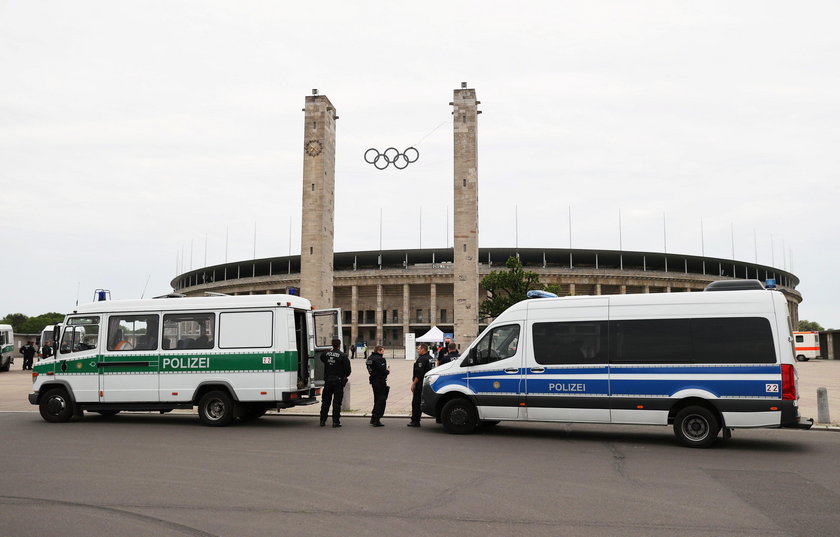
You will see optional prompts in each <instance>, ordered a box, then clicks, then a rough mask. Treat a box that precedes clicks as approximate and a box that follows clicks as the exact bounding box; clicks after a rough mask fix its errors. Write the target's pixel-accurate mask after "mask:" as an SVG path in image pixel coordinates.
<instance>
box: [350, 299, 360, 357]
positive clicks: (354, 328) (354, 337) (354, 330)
mask: <svg viewBox="0 0 840 537" xmlns="http://www.w3.org/2000/svg"><path fill="white" fill-rule="evenodd" d="M358 311H359V286H357V285H351V286H350V344H351V345H355V344H356V342H357V341H359V317H358V316H359V314H358V313H357V312H358Z"/></svg>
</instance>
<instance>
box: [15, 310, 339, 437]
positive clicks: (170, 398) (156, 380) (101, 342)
mask: <svg viewBox="0 0 840 537" xmlns="http://www.w3.org/2000/svg"><path fill="white" fill-rule="evenodd" d="M340 333H341V325H340V316H339V315H338V310H337V309H329V310H318V311H315V310H313V308H312V306H311V304H310V302H309V301H308V300H306V299H305V298H301V297H298V296H291V295H248V296H211V297H194V298H186V297H177V296H171V295H170V296H168V297H162V298H157V299H146V300H114V301H104V302H93V303H91V304H86V305H83V306H79V307H77V308H76V309H75V310H73V312H72V313H70V314H69V315H67V317H66V318H65V320H64V323H63V324H62V326H61V327H60V328H57V329H56V331H55V338H54V339H55V341H56V349H57V350H56V353H55V356H53V357H52V358H49V359H46V360H43V361H41V362H39V363H38V364H37V365H35V367H34V368H33V372H32V382H33V384H32V392H31V393H30V394H29V402H30V403H32V404H33V405H38V408H39V410H40V412H41V416H42V417H43V418H44V419H45V420H46V421H49V422H63V421H67V420H69V419H71V418H72V417H74V416H81V415H82V414H83V413H84V412H85V411H87V412H96V413H99V414H103V415H114V414H117V413H118V412H121V411H160V412H161V413H164V412H169V411H171V410H174V409H192V408H194V407H198V415H199V417H200V419H201V421H202V422H203V423H205V424H207V425H213V426H222V425H227V424H229V423H231V422H232V421H233V420H234V419H236V418H240V419H242V420H247V419H254V418H258V417H260V416H262V415H263V414H265V412H266V411H267V410H269V409H275V408H276V409H281V408H290V407H293V406H297V405H306V404H314V403H315V402H316V401H317V399H316V396H317V395H318V394H319V391H320V390H319V388H318V386H317V384H316V378H315V374H314V373H315V370H314V357H315V352H316V351H318V350H321V349H327V348H330V345H329V342H330V341H331V340H332V338H334V337H338V334H340Z"/></svg>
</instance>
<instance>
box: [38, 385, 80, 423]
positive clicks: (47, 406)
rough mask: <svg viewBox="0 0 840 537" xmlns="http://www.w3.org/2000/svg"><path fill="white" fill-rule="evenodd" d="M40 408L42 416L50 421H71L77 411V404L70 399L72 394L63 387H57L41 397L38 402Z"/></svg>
mask: <svg viewBox="0 0 840 537" xmlns="http://www.w3.org/2000/svg"><path fill="white" fill-rule="evenodd" d="M38 410H39V411H40V412H41V417H42V418H44V420H45V421H48V422H50V423H62V422H65V421H69V420H70V418H72V417H73V414H74V413H75V411H76V405H75V404H73V401H71V400H70V396H69V395H67V392H66V391H65V390H64V389H63V388H55V389H52V390H50V391H48V392H47V393H45V394H44V396H43V397H41V401H40V402H39V403H38Z"/></svg>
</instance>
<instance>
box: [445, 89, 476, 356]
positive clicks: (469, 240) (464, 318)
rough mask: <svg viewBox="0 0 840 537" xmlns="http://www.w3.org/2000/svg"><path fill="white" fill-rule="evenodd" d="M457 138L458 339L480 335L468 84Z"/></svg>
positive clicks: (455, 120) (457, 103) (472, 109)
mask: <svg viewBox="0 0 840 537" xmlns="http://www.w3.org/2000/svg"><path fill="white" fill-rule="evenodd" d="M450 104H451V105H452V106H453V111H452V115H453V117H452V125H453V131H454V132H453V138H454V157H455V166H454V187H455V188H454V203H453V205H454V209H455V211H454V212H455V218H454V226H453V227H454V235H455V236H454V241H453V249H454V256H453V257H454V276H455V278H454V280H455V281H454V299H455V311H454V317H455V318H454V324H455V340H456V341H458V342H459V343H462V344H468V343H469V342H470V341H472V340H473V339H474V338H475V337H476V336H477V335H478V285H479V279H478V114H479V113H480V112H479V111H478V104H479V101H477V100H476V98H475V89H472V88H467V84H466V82H464V83H462V84H461V89H456V90H455V92H454V99H453V101H452V103H450Z"/></svg>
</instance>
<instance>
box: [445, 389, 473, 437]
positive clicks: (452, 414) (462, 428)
mask: <svg viewBox="0 0 840 537" xmlns="http://www.w3.org/2000/svg"><path fill="white" fill-rule="evenodd" d="M440 419H441V422H442V423H443V428H444V429H446V432H448V433H452V434H470V433H472V432H473V431H475V428H476V426H477V425H478V411H477V410H476V409H475V407H474V406H473V404H472V403H470V402H469V401H467V400H466V399H461V398H458V399H453V400H451V401H449V402H448V403H446V404H445V405H443V410H442V411H441V413H440Z"/></svg>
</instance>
